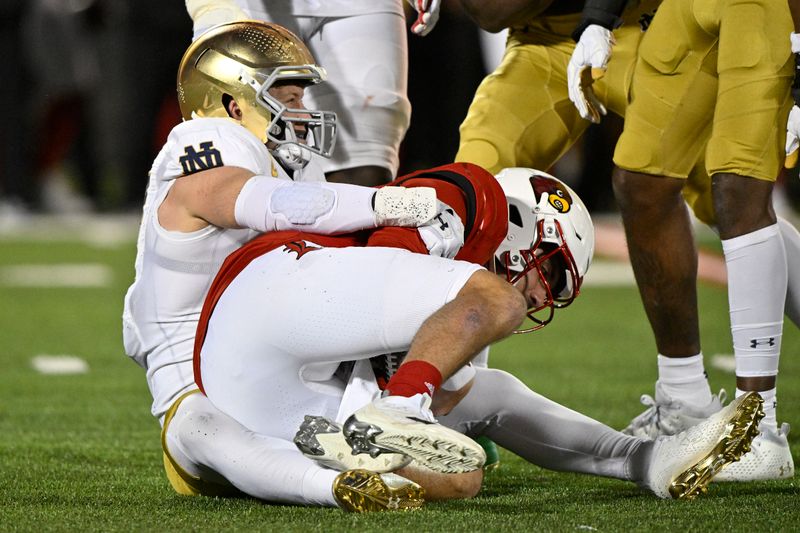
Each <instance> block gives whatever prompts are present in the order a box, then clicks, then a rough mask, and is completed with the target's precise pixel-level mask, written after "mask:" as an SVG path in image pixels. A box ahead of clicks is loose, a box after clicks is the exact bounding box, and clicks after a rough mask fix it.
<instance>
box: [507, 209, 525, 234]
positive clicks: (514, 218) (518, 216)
mask: <svg viewBox="0 0 800 533" xmlns="http://www.w3.org/2000/svg"><path fill="white" fill-rule="evenodd" d="M508 221H509V223H511V224H514V225H515V226H518V227H520V228H521V227H522V213H520V212H519V207H517V206H516V205H514V204H509V206H508Z"/></svg>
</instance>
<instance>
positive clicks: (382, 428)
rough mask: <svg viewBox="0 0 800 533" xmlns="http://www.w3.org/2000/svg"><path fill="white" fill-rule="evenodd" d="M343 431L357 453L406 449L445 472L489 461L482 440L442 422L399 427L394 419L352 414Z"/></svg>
mask: <svg viewBox="0 0 800 533" xmlns="http://www.w3.org/2000/svg"><path fill="white" fill-rule="evenodd" d="M342 433H343V434H344V437H345V439H346V440H347V442H348V443H349V444H350V446H351V447H352V449H353V451H354V453H367V454H369V455H370V456H372V457H377V456H378V455H380V454H384V453H402V454H404V455H407V456H408V457H411V458H412V459H413V460H414V461H416V463H417V464H418V465H421V466H423V467H425V468H428V469H430V470H433V471H435V472H441V473H444V474H460V473H464V472H472V471H474V470H478V469H479V468H481V467H482V466H483V464H484V463H485V462H486V454H485V453H484V451H483V448H481V446H480V444H478V443H477V442H475V441H473V440H472V439H470V438H469V437H467V436H465V435H462V434H461V433H458V432H457V431H454V430H452V429H448V428H445V427H443V426H440V425H439V424H431V423H427V422H419V423H418V424H413V423H408V424H401V425H400V427H398V428H395V427H393V425H392V424H391V423H371V422H369V421H366V420H359V419H358V418H356V416H355V415H352V416H351V417H350V418H348V419H347V420H346V421H345V423H344V426H343V428H342Z"/></svg>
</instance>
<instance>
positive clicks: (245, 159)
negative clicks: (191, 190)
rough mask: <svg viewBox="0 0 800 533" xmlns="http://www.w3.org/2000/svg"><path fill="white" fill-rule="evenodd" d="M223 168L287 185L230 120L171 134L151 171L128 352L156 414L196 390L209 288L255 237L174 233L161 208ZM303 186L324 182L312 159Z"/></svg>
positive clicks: (129, 306)
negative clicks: (198, 333) (190, 181)
mask: <svg viewBox="0 0 800 533" xmlns="http://www.w3.org/2000/svg"><path fill="white" fill-rule="evenodd" d="M218 166H236V167H241V168H245V169H247V170H250V171H251V172H254V173H255V174H258V175H265V176H272V177H275V178H278V179H285V180H289V179H290V177H289V175H288V174H287V173H286V172H285V171H284V170H283V168H282V167H281V166H280V165H278V164H277V162H276V161H275V160H274V159H273V158H272V156H271V155H270V153H269V151H268V150H267V148H266V147H265V146H264V145H263V144H262V143H261V142H260V141H259V140H258V139H257V138H256V137H255V136H254V135H253V134H251V133H250V132H249V131H247V130H246V129H245V128H243V127H242V126H240V125H238V124H237V123H235V122H234V121H232V120H228V119H222V118H219V119H218V118H202V119H194V120H189V121H186V122H183V123H182V124H179V125H178V126H176V127H175V128H174V129H173V130H172V132H171V133H170V135H169V137H168V139H167V142H166V144H165V145H164V147H163V148H162V150H161V152H160V153H159V154H158V156H157V157H156V159H155V162H154V163H153V166H152V169H151V170H150V183H149V185H148V188H147V196H146V199H145V204H144V210H143V216H142V222H141V226H140V228H139V237H138V242H137V255H136V278H135V280H134V282H133V284H132V285H131V287H130V288H129V289H128V293H127V295H126V296H125V306H124V311H123V316H122V318H123V341H124V345H125V352H126V353H127V354H128V355H129V356H130V357H132V358H133V359H134V360H135V361H136V362H137V363H138V364H139V365H141V366H142V367H144V368H145V369H146V370H147V381H148V385H149V387H150V391H151V393H152V395H153V406H152V412H153V415H154V416H156V417H158V418H160V417H162V416H163V414H164V413H165V412H166V410H167V408H168V407H169V406H170V405H171V404H172V402H173V401H174V400H175V399H176V398H177V397H178V396H180V394H182V393H183V392H185V391H187V390H189V389H191V388H193V387H194V380H193V377H192V366H191V360H192V346H193V342H194V334H195V330H196V328H197V320H198V318H199V316H200V310H201V308H202V305H203V299H204V297H205V294H206V290H207V289H208V286H209V285H210V284H211V281H212V280H213V278H214V275H215V274H216V273H217V270H218V269H219V266H220V265H221V264H222V262H223V261H224V259H225V257H227V255H228V254H230V253H231V252H232V251H234V250H236V249H237V248H238V247H239V246H241V245H242V244H244V243H245V242H247V241H248V240H250V239H252V238H253V237H254V236H255V235H256V234H257V233H256V232H255V231H253V230H250V229H224V228H219V227H216V226H207V227H205V228H203V229H201V230H198V231H195V232H192V233H181V232H174V231H168V230H166V229H164V228H163V227H162V226H161V225H160V224H159V222H158V216H157V213H158V207H159V206H160V205H161V203H162V202H163V201H164V198H165V197H166V195H167V193H168V192H169V190H170V188H171V187H172V185H173V184H174V183H175V180H176V179H180V178H181V176H184V175H188V174H193V173H195V172H199V171H201V170H206V169H209V168H214V167H218ZM294 178H295V179H296V180H298V181H324V176H323V174H322V171H321V170H320V169H319V167H318V166H315V165H314V164H313V161H312V163H311V164H310V165H308V166H307V167H306V168H305V169H303V170H302V171H300V172H296V173H295V175H294Z"/></svg>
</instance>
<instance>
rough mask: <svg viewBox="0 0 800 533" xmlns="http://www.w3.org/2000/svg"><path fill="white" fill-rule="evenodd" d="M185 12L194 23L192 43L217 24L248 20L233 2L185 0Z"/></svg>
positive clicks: (226, 0) (228, 0) (229, 0)
mask: <svg viewBox="0 0 800 533" xmlns="http://www.w3.org/2000/svg"><path fill="white" fill-rule="evenodd" d="M186 11H188V12H189V16H190V17H192V21H193V22H194V26H193V35H192V40H193V41H194V40H196V39H197V38H198V37H200V35H202V34H203V33H204V32H205V31H206V30H207V29H209V28H211V27H212V26H216V25H217V24H224V23H226V22H236V21H238V20H248V19H250V17H248V16H247V14H246V13H245V12H244V11H242V10H241V9H240V8H239V6H237V5H236V3H235V2H234V1H233V0H186Z"/></svg>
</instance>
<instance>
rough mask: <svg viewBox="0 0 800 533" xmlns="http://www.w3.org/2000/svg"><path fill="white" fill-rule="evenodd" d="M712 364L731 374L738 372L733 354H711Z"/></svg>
mask: <svg viewBox="0 0 800 533" xmlns="http://www.w3.org/2000/svg"><path fill="white" fill-rule="evenodd" d="M711 366H712V367H714V368H716V369H717V370H722V371H723V372H727V373H729V374H735V373H736V358H735V357H734V356H732V355H723V354H715V355H713V356H711Z"/></svg>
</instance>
